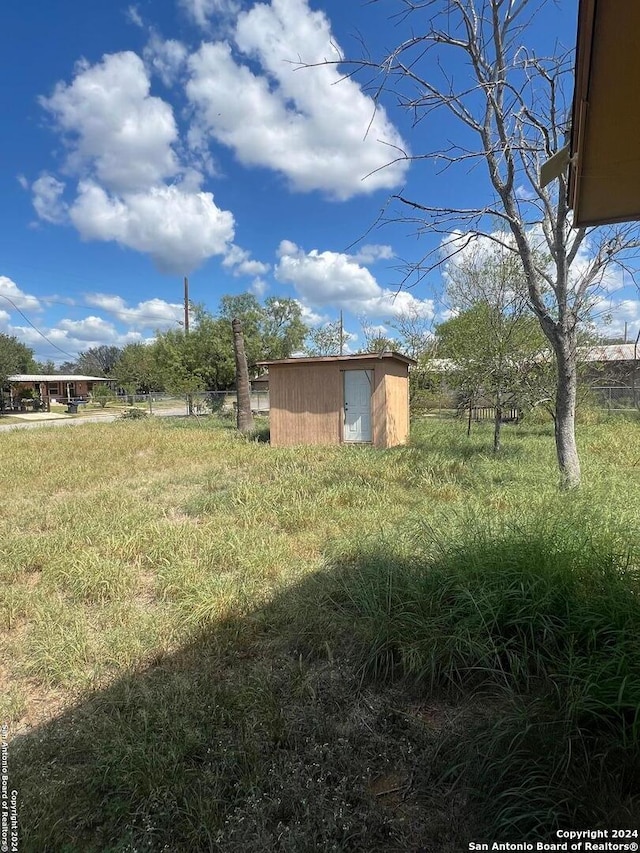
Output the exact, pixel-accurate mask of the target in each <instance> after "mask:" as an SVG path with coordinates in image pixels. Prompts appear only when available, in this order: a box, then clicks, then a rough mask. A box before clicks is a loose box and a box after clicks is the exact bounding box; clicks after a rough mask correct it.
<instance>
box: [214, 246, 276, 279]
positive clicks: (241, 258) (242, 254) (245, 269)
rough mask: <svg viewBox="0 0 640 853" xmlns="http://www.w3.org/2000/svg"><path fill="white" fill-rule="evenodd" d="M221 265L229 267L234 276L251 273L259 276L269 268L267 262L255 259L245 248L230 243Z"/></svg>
mask: <svg viewBox="0 0 640 853" xmlns="http://www.w3.org/2000/svg"><path fill="white" fill-rule="evenodd" d="M222 266H223V267H226V268H227V269H230V270H231V271H232V273H233V275H234V276H241V275H252V276H261V275H265V273H268V272H269V270H270V269H271V267H270V265H269V264H263V263H262V261H255V260H253V259H252V258H251V255H250V254H249V252H248V251H247V250H246V249H241V248H240V246H236V245H232V246H231V247H230V248H229V250H228V251H227V254H226V255H225V257H224V260H223V261H222Z"/></svg>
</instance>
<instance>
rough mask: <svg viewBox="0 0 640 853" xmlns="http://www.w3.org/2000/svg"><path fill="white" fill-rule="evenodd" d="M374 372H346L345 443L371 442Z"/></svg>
mask: <svg viewBox="0 0 640 853" xmlns="http://www.w3.org/2000/svg"><path fill="white" fill-rule="evenodd" d="M372 386H373V371H372V370H345V372H344V435H343V439H344V441H371V388H372Z"/></svg>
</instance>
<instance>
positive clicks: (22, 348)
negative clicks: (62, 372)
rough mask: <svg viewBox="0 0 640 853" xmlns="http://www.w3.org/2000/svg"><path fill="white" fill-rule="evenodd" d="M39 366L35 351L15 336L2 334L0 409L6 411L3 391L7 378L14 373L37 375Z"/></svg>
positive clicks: (0, 338)
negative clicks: (34, 355) (34, 356)
mask: <svg viewBox="0 0 640 853" xmlns="http://www.w3.org/2000/svg"><path fill="white" fill-rule="evenodd" d="M37 372H38V365H37V363H36V362H35V360H34V358H33V350H32V349H30V348H29V347H28V346H26V345H25V344H23V343H21V342H20V341H19V340H18V338H16V337H15V335H5V334H2V333H0V408H1V409H2V410H4V395H3V389H4V388H5V387H6V385H7V378H8V377H9V376H11V375H12V374H14V373H37Z"/></svg>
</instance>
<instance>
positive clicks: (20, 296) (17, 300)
mask: <svg viewBox="0 0 640 853" xmlns="http://www.w3.org/2000/svg"><path fill="white" fill-rule="evenodd" d="M3 297H4V298H3ZM2 304H3V307H5V308H6V307H7V306H8V305H10V306H11V308H20V310H22V311H40V310H41V309H42V306H41V304H40V301H39V300H38V299H36V297H35V296H31V295H30V294H29V293H25V292H24V291H23V290H21V289H20V288H19V287H18V285H17V284H16V283H15V281H12V280H11V279H10V278H7V276H6V275H0V305H2ZM11 308H9V309H8V310H9V311H11Z"/></svg>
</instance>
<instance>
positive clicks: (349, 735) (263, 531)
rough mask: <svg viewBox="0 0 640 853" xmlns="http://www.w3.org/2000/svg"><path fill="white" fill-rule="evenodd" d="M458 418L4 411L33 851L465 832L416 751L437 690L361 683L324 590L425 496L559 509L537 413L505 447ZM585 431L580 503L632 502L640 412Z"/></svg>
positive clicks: (636, 494)
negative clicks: (325, 428)
mask: <svg viewBox="0 0 640 853" xmlns="http://www.w3.org/2000/svg"><path fill="white" fill-rule="evenodd" d="M463 433H464V430H463V427H462V426H461V425H458V424H457V423H455V422H447V423H442V422H439V421H437V420H436V419H430V420H428V421H426V422H425V423H424V424H423V425H422V426H421V427H420V428H419V429H417V430H416V431H415V434H414V440H413V443H412V445H411V446H410V447H406V448H397V449H393V450H389V451H384V452H380V451H374V450H371V449H367V448H355V447H354V448H298V449H291V450H288V449H282V450H274V449H272V448H270V447H269V446H268V444H265V443H264V442H258V441H246V440H245V439H243V438H242V437H240V436H239V435H237V434H236V433H235V431H234V430H233V429H231V428H230V427H229V425H228V424H227V425H225V423H224V422H221V421H218V420H216V419H214V418H211V419H200V420H186V419H185V420H176V421H161V420H157V421H155V420H148V421H138V422H124V421H119V422H115V423H113V424H95V425H87V426H82V427H74V428H73V429H68V430H66V429H57V430H53V429H51V430H48V429H39V430H34V431H30V430H25V431H20V432H18V431H16V432H9V433H4V434H3V435H2V440H1V441H0V464H1V466H2V470H3V472H4V482H3V490H2V494H1V495H0V542H1V543H2V551H3V560H2V564H1V565H0V581H1V582H2V584H3V588H4V595H3V597H2V601H1V602H0V656H1V659H2V670H1V671H2V672H3V673H4V676H3V677H4V683H0V688H2V689H0V717H2V718H3V719H6V720H7V721H8V722H9V724H10V728H11V733H12V737H13V738H14V740H13V743H12V745H11V748H12V752H11V755H12V756H13V758H12V760H13V761H17V760H19V762H20V769H19V770H17V769H15V768H14V772H15V773H16V774H17V777H18V784H19V788H20V792H21V797H22V802H23V805H22V819H23V833H24V835H23V848H22V849H24V850H34V851H36V850H37V851H40V850H45V849H51V850H58V849H60V850H61V849H65V850H68V851H76V850H78V851H80V850H82V851H90V850H110V851H124V850H134V849H139V850H141V849H145V850H162V849H176V850H178V849H179V850H194V851H195V850H203V849H212V850H213V849H215V850H218V849H219V850H224V851H225V853H226V851H234V850H238V851H242V850H247V849H265V850H282V851H288V850H291V851H292V853H293V851H296V853H297V851H299V850H307V849H308V850H312V849H313V850H316V849H318V850H327V851H328V850H334V849H335V850H343V849H345V850H347V849H348V850H362V851H365V850H367V851H369V850H392V851H393V850H397V851H401V850H402V851H408V850H415V851H418V850H421V849H425V847H424V845H425V844H427V843H429V844H431V845H432V846H433V845H435V846H433V849H438V850H442V851H447V850H451V851H454V850H456V849H459V844H460V843H461V841H460V839H461V838H463V837H468V831H469V827H470V826H471V823H470V820H471V815H470V813H466V814H465V808H466V807H465V805H464V798H463V797H462V795H460V796H458V794H457V793H454V794H449V793H448V792H447V790H446V789H439V788H437V787H435V788H434V785H433V781H432V780H430V779H429V778H428V774H427V773H426V771H425V768H424V766H423V765H424V762H425V755H428V754H429V750H430V749H432V746H433V744H434V743H435V741H437V739H438V738H439V737H440V736H441V734H442V733H443V731H445V730H449V729H450V728H451V725H453V724H450V723H449V722H448V721H449V719H450V715H449V712H448V711H447V705H446V703H445V704H442V702H441V701H440V700H438V699H436V698H434V697H426V699H425V696H424V694H423V693H421V692H420V691H418V693H417V694H412V692H411V691H408V690H406V689H405V688H402V689H400V688H398V687H395V686H390V687H389V686H386V687H376V686H369V687H363V686H362V683H361V680H360V673H359V671H358V657H357V655H356V654H355V652H354V637H353V636H352V635H354V634H355V633H357V632H356V631H355V627H356V626H355V624H354V625H353V626H352V627H353V631H350V630H349V628H348V626H347V629H345V626H344V624H343V622H342V620H341V619H338V618H337V617H336V615H335V613H333V612H332V610H331V608H330V607H327V605H326V601H325V590H326V588H327V584H329V585H330V584H331V583H332V580H331V577H332V571H331V565H332V562H333V563H335V562H336V561H339V560H340V559H341V557H340V555H341V554H344V553H345V552H346V551H348V549H349V548H351V547H352V546H354V545H356V544H357V543H361V542H363V541H371V540H373V539H375V540H376V541H379V540H380V538H381V537H382V539H383V540H384V541H386V542H390V541H393V542H394V543H396V544H397V543H400V545H401V544H402V541H404V540H403V533H402V531H404V530H405V529H408V528H409V527H411V526H412V525H413V526H415V524H416V523H424V521H425V520H426V521H428V523H429V524H430V525H433V526H434V527H436V528H438V529H439V530H441V531H446V530H451V531H452V532H453V531H461V530H464V527H465V519H466V518H468V517H471V516H473V517H475V518H481V517H482V516H483V514H486V515H488V516H492V517H494V518H502V517H505V518H506V517H513V518H519V519H521V520H522V523H523V524H524V523H525V521H526V519H527V518H531V517H534V516H535V515H536V513H540V512H545V513H547V514H551V515H553V514H554V513H561V512H563V501H564V500H565V499H566V496H565V497H562V496H560V495H558V493H557V491H556V488H555V480H556V477H555V471H554V457H553V447H552V442H551V439H550V434H549V428H548V427H531V428H527V427H526V425H525V426H522V427H520V428H518V429H517V430H516V429H515V428H513V429H512V430H507V431H506V441H505V444H506V449H505V452H504V454H503V455H502V457H501V458H500V459H497V460H494V459H493V458H492V457H491V455H490V453H488V448H489V446H490V436H489V434H488V432H486V433H485V432H483V431H482V430H480V431H479V432H478V433H477V434H476V435H475V436H473V437H472V439H471V440H470V441H467V440H466V439H465V438H464V434H463ZM581 441H582V447H583V453H584V460H585V466H584V467H585V477H586V480H587V483H588V485H587V487H586V488H585V489H584V490H583V491H582V493H581V494H580V495H579V496H573V497H572V498H571V500H572V502H573V504H572V505H573V510H572V512H574V513H575V514H576V515H577V516H580V513H582V514H583V515H584V517H585V518H587V517H589V518H593V517H594V513H593V510H594V506H598V505H602V506H601V509H602V512H601V513H600V514H599V516H598V522H597V523H598V525H599V528H600V530H601V531H606V530H607V529H608V528H609V527H610V528H611V529H612V530H613V529H614V528H616V529H617V527H618V526H619V524H620V522H622V523H623V524H624V523H625V520H627V519H628V520H629V522H631V520H632V519H634V518H637V513H638V511H639V510H640V436H638V426H637V425H636V424H615V423H612V424H608V425H605V426H598V425H596V426H593V427H589V428H588V429H587V428H585V430H584V434H583V436H582V438H581ZM323 602H324V603H323ZM416 709H418V710H416ZM453 716H455V715H451V717H453ZM49 718H55V720H54V721H53V722H51V723H49V722H48V719H49ZM434 721H435V722H434ZM34 726H36V727H37V728H35V729H34V728H33V727H34ZM168 732H170V733H169V734H168ZM18 756H19V758H18ZM45 775H46V776H47V780H46V781H45V779H44V777H45ZM300 789H304V790H305V791H306V792H307V793H306V794H305V795H304V797H303V798H302V800H301V798H300V796H299V794H298V793H296V791H299V790H300ZM387 789H389V793H385V791H387ZM391 789H393V790H391ZM69 803H72V804H73V808H71V809H69V808H68V806H69ZM105 803H109V807H108V809H107V812H106V813H105ZM305 803H306V805H305ZM166 844H168V845H169V847H165V846H163V845H166Z"/></svg>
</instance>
